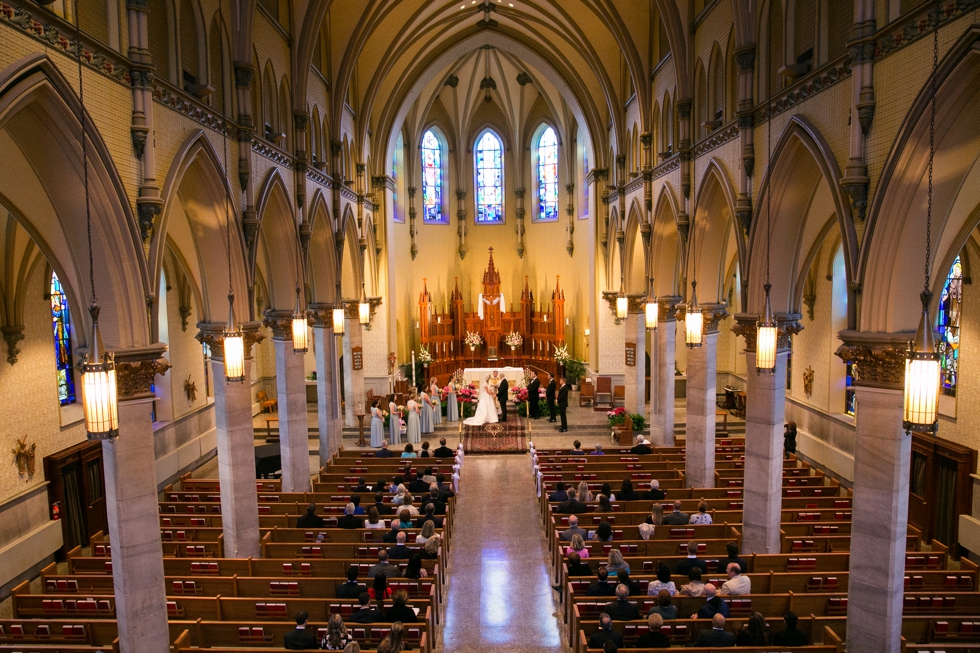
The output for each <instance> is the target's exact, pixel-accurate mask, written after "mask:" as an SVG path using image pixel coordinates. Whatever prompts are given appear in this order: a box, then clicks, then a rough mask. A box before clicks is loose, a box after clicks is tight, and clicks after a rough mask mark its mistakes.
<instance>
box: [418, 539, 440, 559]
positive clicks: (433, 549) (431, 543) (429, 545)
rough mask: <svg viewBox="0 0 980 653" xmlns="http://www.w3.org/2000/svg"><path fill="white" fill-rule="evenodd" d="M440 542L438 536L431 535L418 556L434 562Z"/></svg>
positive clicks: (437, 555)
mask: <svg viewBox="0 0 980 653" xmlns="http://www.w3.org/2000/svg"><path fill="white" fill-rule="evenodd" d="M441 542H442V538H441V537H440V536H438V535H433V536H432V537H430V538H429V539H428V541H427V542H426V543H425V546H423V547H422V550H421V551H419V554H420V555H421V556H422V557H423V558H425V559H426V560H435V559H436V558H438V557H439V545H440V543H441Z"/></svg>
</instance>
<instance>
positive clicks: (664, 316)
mask: <svg viewBox="0 0 980 653" xmlns="http://www.w3.org/2000/svg"><path fill="white" fill-rule="evenodd" d="M683 299H684V298H683V297H681V296H679V295H665V296H661V297H657V303H658V304H659V305H660V306H659V308H657V322H676V321H677V305H678V304H680V303H681V301H682V300H683Z"/></svg>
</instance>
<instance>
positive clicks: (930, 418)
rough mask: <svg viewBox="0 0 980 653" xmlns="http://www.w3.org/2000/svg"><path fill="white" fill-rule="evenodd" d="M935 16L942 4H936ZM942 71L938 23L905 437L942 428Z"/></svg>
mask: <svg viewBox="0 0 980 653" xmlns="http://www.w3.org/2000/svg"><path fill="white" fill-rule="evenodd" d="M936 9H937V13H936V15H937V16H939V15H941V14H940V13H939V9H940V6H939V2H938V0H937V2H936ZM938 69H939V20H938V19H937V20H936V27H935V29H934V30H933V39H932V80H931V94H932V98H931V100H930V116H929V202H928V204H927V207H928V208H927V209H926V242H925V249H926V265H925V285H924V287H923V290H922V292H921V293H920V294H919V297H920V298H921V299H922V316H921V317H920V318H919V329H918V331H917V332H916V334H915V340H913V341H912V342H910V343H909V349H908V354H907V356H906V359H905V397H904V402H903V408H904V410H903V415H902V426H903V427H904V428H905V432H906V433H911V432H913V431H915V432H917V433H935V432H936V430H937V428H938V426H939V390H940V387H941V385H940V371H941V367H940V365H939V356H938V355H937V354H936V343H935V340H934V336H933V333H932V324H933V322H932V319H931V318H930V317H929V300H930V299H931V298H932V292H931V291H930V290H929V253H930V249H931V248H932V172H933V163H934V159H935V152H936V150H935V148H936V75H937V74H938Z"/></svg>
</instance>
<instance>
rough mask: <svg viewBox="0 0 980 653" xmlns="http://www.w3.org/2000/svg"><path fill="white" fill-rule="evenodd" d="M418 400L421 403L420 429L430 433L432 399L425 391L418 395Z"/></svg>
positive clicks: (431, 429)
mask: <svg viewBox="0 0 980 653" xmlns="http://www.w3.org/2000/svg"><path fill="white" fill-rule="evenodd" d="M420 402H421V404H422V420H421V429H422V433H432V431H433V428H432V400H431V399H429V395H428V394H426V393H425V392H423V393H422V396H421V397H420Z"/></svg>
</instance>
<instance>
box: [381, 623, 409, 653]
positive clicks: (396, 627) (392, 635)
mask: <svg viewBox="0 0 980 653" xmlns="http://www.w3.org/2000/svg"><path fill="white" fill-rule="evenodd" d="M403 637H404V627H403V626H402V623H401V622H400V621H396V622H394V623H392V624H391V630H389V631H388V636H387V637H385V638H384V639H383V640H381V642H380V643H379V644H378V653H384V651H382V647H384V648H385V649H386V650H387V651H388V652H389V653H402V651H404V650H405V648H406V647H405V642H404V640H403Z"/></svg>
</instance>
